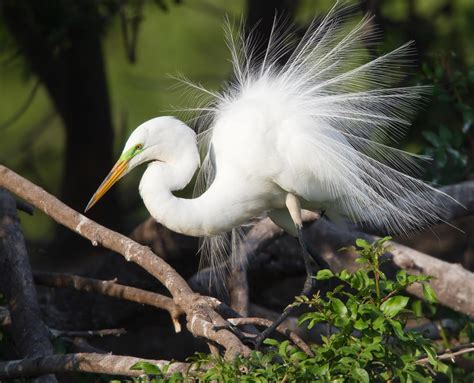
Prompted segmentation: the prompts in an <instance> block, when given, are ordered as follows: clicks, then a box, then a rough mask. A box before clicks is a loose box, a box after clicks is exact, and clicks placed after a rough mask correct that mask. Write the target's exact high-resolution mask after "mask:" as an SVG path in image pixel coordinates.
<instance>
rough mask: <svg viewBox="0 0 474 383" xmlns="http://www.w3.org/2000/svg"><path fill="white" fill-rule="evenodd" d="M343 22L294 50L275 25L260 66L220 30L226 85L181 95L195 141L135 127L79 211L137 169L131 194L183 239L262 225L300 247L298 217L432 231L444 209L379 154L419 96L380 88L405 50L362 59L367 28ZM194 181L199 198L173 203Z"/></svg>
mask: <svg viewBox="0 0 474 383" xmlns="http://www.w3.org/2000/svg"><path fill="white" fill-rule="evenodd" d="M344 12H345V10H344V9H342V10H341V9H340V8H338V7H334V8H333V9H332V10H331V11H330V12H329V14H328V15H327V16H326V17H325V18H324V19H323V20H322V22H321V23H319V24H317V23H313V24H312V25H311V26H310V27H309V28H308V30H307V32H306V34H305V35H304V37H303V38H301V39H297V38H296V37H295V36H294V35H292V34H291V33H290V32H288V31H287V30H285V29H284V28H283V27H282V26H281V25H279V24H278V22H276V23H275V24H274V27H273V30H272V34H271V37H270V41H269V42H268V46H267V48H266V50H264V54H263V55H258V54H256V52H257V49H256V43H254V40H253V39H252V37H248V38H244V37H243V33H241V34H237V36H235V34H234V33H233V32H232V28H231V27H228V28H227V29H228V30H227V39H228V45H229V48H230V53H231V60H232V64H233V69H234V74H233V75H234V79H233V81H232V82H231V83H230V84H228V85H227V87H225V89H224V90H222V91H221V92H212V91H209V90H206V89H204V88H203V87H201V86H200V85H194V84H191V83H189V84H188V85H189V86H191V87H193V88H194V89H197V90H198V91H200V92H202V94H204V95H205V96H209V98H210V99H211V101H210V102H208V103H206V104H205V105H199V106H198V107H196V108H192V110H195V111H197V112H200V113H201V114H205V117H206V118H205V120H204V123H203V124H201V125H202V126H203V128H202V130H201V131H200V132H199V134H198V135H196V133H195V132H194V130H193V129H191V128H190V127H188V126H187V125H186V124H185V123H184V122H181V121H179V120H178V119H176V118H174V117H157V118H154V119H152V120H150V121H147V122H145V123H143V124H142V125H140V126H139V127H138V128H136V130H135V131H134V132H133V133H132V134H131V136H130V138H129V139H128V141H127V143H126V144H125V148H124V150H123V153H122V155H121V156H120V159H119V160H118V162H117V163H116V164H115V166H114V167H113V169H112V171H111V172H110V174H109V175H108V176H107V178H106V179H105V180H104V182H103V183H102V184H101V185H100V187H99V189H98V190H97V192H96V193H95V194H94V196H93V197H92V199H91V200H90V202H89V204H88V205H87V208H86V210H87V209H89V208H90V207H91V206H92V205H94V204H95V203H96V202H97V201H98V200H99V199H100V198H101V197H102V196H103V195H104V194H105V192H106V191H107V190H108V189H109V188H110V187H111V186H112V185H113V184H114V183H115V182H116V181H118V180H119V179H120V178H121V177H123V176H124V175H125V174H127V173H128V172H130V171H131V170H132V169H134V168H135V167H137V166H138V165H140V164H143V163H148V167H147V169H146V171H145V173H144V174H143V177H142V179H141V182H140V187H139V189H140V195H141V197H142V199H143V201H144V203H145V206H146V208H147V209H148V211H149V212H150V214H151V216H152V217H153V218H155V219H156V220H157V221H158V222H160V223H162V224H163V225H165V226H166V227H168V228H169V229H171V230H173V231H177V232H179V233H183V234H187V235H191V236H207V237H209V236H210V237H211V238H216V237H215V236H218V235H220V234H222V233H225V232H229V231H231V230H233V229H236V228H238V227H239V226H240V225H243V224H245V223H247V222H249V221H251V220H252V219H254V218H255V217H260V216H262V215H268V216H269V217H270V218H271V219H272V220H274V222H275V223H277V224H278V225H280V226H281V227H282V228H284V229H285V230H287V231H288V232H289V233H291V234H292V235H295V236H296V235H298V236H299V238H300V240H301V241H303V238H302V234H301V230H300V229H301V224H302V222H301V209H307V210H311V211H317V212H320V211H322V210H324V211H326V214H327V215H328V216H329V217H330V218H331V217H335V218H337V217H341V216H345V217H348V218H350V219H352V220H354V221H357V222H361V223H366V224H369V225H371V226H372V227H374V226H375V227H378V228H379V229H381V230H383V231H386V232H389V233H400V232H402V233H406V232H409V231H411V230H414V229H419V228H421V227H424V226H426V225H428V224H430V223H433V222H437V221H439V220H441V219H442V215H443V208H442V206H440V201H441V200H442V199H443V198H445V197H446V198H449V197H447V196H444V195H442V194H441V193H440V192H439V191H437V190H436V189H434V188H433V187H431V186H429V185H428V184H426V183H424V182H422V181H421V180H419V179H417V178H414V177H413V176H410V175H407V174H406V172H407V171H409V172H410V171H413V170H415V169H416V168H417V163H416V161H414V158H413V157H414V156H412V155H411V154H408V153H406V152H403V151H401V150H398V149H395V148H393V147H390V146H389V144H390V143H391V142H393V141H394V140H397V139H398V138H400V137H401V135H402V133H403V132H404V130H405V129H406V127H407V126H409V121H408V118H409V116H410V114H411V113H412V112H413V111H414V110H415V109H416V108H417V106H418V105H419V103H420V101H421V100H422V98H423V96H422V95H423V93H425V92H426V90H427V89H426V88H425V87H421V86H411V87H391V86H392V85H393V84H397V83H399V82H400V80H401V79H402V78H403V71H402V70H401V69H402V67H403V66H406V65H409V64H410V62H411V61H412V60H411V59H410V56H411V55H412V53H413V51H412V48H411V46H412V44H411V43H408V44H405V45H403V46H401V47H399V48H397V49H395V50H394V51H392V52H389V53H386V54H384V55H382V56H380V57H378V58H375V59H370V53H369V51H368V49H367V47H369V46H372V45H373V44H374V43H375V40H376V37H377V36H376V33H375V32H374V26H373V23H372V17H370V16H365V17H363V18H362V20H361V21H360V22H359V23H357V25H355V27H353V28H352V29H351V30H347V28H346V24H345V17H343V14H344ZM282 58H285V64H283V65H281V64H280V62H281V61H282ZM200 149H201V153H202V152H204V156H203V161H202V166H201V167H200V163H201V157H200ZM198 169H199V171H200V174H201V176H202V177H203V179H204V185H205V187H204V189H205V190H204V192H203V193H202V194H201V195H199V196H197V197H196V198H192V199H183V198H178V197H176V196H175V195H173V192H174V191H177V190H181V189H183V188H184V187H185V186H186V185H187V184H188V183H189V182H190V181H191V180H192V178H193V175H194V174H195V172H196V171H197V170H198ZM440 196H441V197H442V198H441V199H440ZM217 238H221V237H217ZM217 243H219V241H217ZM212 251H214V250H211V252H212ZM303 252H304V253H305V251H303ZM212 255H214V254H212Z"/></svg>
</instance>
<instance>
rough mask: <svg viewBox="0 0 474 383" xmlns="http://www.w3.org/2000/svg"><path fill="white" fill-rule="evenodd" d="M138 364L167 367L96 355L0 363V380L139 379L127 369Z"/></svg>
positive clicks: (184, 368) (173, 368) (179, 367)
mask: <svg viewBox="0 0 474 383" xmlns="http://www.w3.org/2000/svg"><path fill="white" fill-rule="evenodd" d="M138 362H148V363H152V364H154V365H157V366H159V367H161V368H162V367H164V366H167V365H169V363H170V362H169V361H167V360H150V359H142V358H135V357H132V356H121V355H110V354H99V353H78V354H66V355H52V356H45V357H40V358H26V359H22V360H13V361H10V362H0V379H6V378H24V377H29V376H35V375H38V374H46V373H50V372H54V373H64V372H78V371H79V372H90V373H95V374H108V375H124V376H140V375H143V372H142V371H140V370H131V369H130V368H131V367H132V366H133V365H134V364H135V363H138ZM188 371H190V365H189V364H188V363H181V362H173V363H172V364H171V365H170V366H169V368H168V370H167V374H173V373H174V372H181V373H183V374H186V373H187V372H188Z"/></svg>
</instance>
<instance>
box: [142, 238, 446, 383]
mask: <svg viewBox="0 0 474 383" xmlns="http://www.w3.org/2000/svg"><path fill="white" fill-rule="evenodd" d="M389 239H390V238H384V239H380V240H377V241H375V242H374V243H372V244H371V243H368V242H367V241H365V240H361V239H359V240H357V242H356V245H357V248H353V249H352V250H354V251H356V252H357V254H358V255H359V258H357V262H358V263H360V264H362V268H361V269H359V270H358V271H356V272H354V273H349V272H347V271H342V272H340V273H333V272H332V271H330V270H321V271H319V272H318V274H317V275H316V277H315V278H316V279H317V280H319V281H324V280H328V279H330V278H335V279H337V280H338V281H340V284H339V285H338V287H336V288H335V289H334V290H333V291H331V292H329V293H327V294H326V296H322V295H320V294H319V293H317V294H315V295H313V296H312V297H305V296H301V297H298V298H297V299H296V302H295V303H294V304H295V305H300V306H306V307H307V308H308V309H309V311H308V312H306V313H305V314H303V315H302V316H301V317H300V319H299V323H300V325H305V326H307V327H308V328H309V329H311V328H313V327H314V326H316V324H323V325H324V326H322V327H323V328H326V329H327V330H326V333H325V334H323V335H322V336H321V344H315V345H312V346H311V350H312V352H313V355H307V354H306V353H304V352H303V351H301V350H300V349H298V348H297V347H295V346H293V345H292V344H290V342H289V341H283V342H279V341H276V340H273V339H267V340H266V341H265V344H266V345H268V346H269V349H268V351H267V352H265V353H262V352H253V353H252V354H251V355H250V357H248V358H243V357H239V358H237V359H235V360H234V361H232V362H229V361H225V360H224V359H223V358H220V357H214V356H210V355H206V354H197V355H195V356H194V357H192V358H190V360H189V361H190V362H191V363H192V364H193V369H194V371H193V372H192V373H189V375H188V376H187V377H184V376H182V375H181V374H174V375H173V376H171V377H170V378H168V380H167V378H165V376H166V371H164V370H161V369H159V368H157V367H156V366H145V365H136V368H138V369H141V370H143V371H144V372H146V373H149V374H153V375H154V376H155V377H154V378H153V379H154V380H153V379H152V380H149V381H150V382H154V383H158V382H180V381H196V380H197V381H200V382H211V381H218V382H235V381H239V382H315V381H320V382H385V381H393V382H402V383H404V382H407V383H409V382H431V381H432V380H433V377H434V376H435V375H436V374H450V369H449V367H448V366H447V365H446V364H444V363H442V362H441V361H439V360H438V359H437V358H436V348H435V345H434V343H433V342H432V341H431V340H429V339H427V338H425V337H424V336H423V335H422V334H421V333H417V332H413V331H406V329H405V325H406V321H407V319H408V318H409V317H410V316H411V317H413V316H414V315H415V314H414V312H413V311H411V310H409V309H408V307H410V306H409V301H410V300H412V298H409V297H407V296H405V295H403V292H404V291H405V289H406V288H407V287H408V286H410V285H412V284H414V283H421V284H422V286H423V293H424V296H425V299H426V300H427V301H428V302H432V303H435V302H436V296H435V293H434V291H433V290H432V288H431V287H430V285H429V283H428V282H429V277H426V276H419V275H416V276H415V275H408V274H407V273H406V272H405V271H403V270H401V271H399V272H398V273H397V274H396V277H395V280H390V279H389V278H387V276H386V275H385V274H384V273H383V272H382V270H381V269H380V264H381V263H382V259H383V258H382V255H383V254H384V253H385V252H386V248H385V243H386V242H387V241H388V240H389ZM414 301H415V302H416V300H414ZM422 357H427V358H428V363H427V364H422V363H419V360H420V358H422Z"/></svg>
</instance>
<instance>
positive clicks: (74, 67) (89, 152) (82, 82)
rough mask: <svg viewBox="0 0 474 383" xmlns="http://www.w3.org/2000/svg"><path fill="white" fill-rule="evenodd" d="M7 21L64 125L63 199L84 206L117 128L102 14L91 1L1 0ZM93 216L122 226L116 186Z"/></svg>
mask: <svg viewBox="0 0 474 383" xmlns="http://www.w3.org/2000/svg"><path fill="white" fill-rule="evenodd" d="M0 4H1V11H2V13H3V18H4V20H5V23H6V25H7V27H8V29H9V31H10V33H11V34H12V36H13V37H14V39H15V40H16V42H17V43H18V45H19V47H20V49H21V52H22V54H23V56H24V58H25V59H26V62H27V63H28V65H29V66H30V68H31V70H32V71H33V72H34V73H35V74H36V75H37V76H38V77H39V78H40V80H41V81H42V83H43V84H44V86H45V87H46V89H47V91H48V93H49V95H50V97H51V99H52V101H53V103H54V105H55V108H56V110H57V112H58V113H59V115H60V116H61V118H62V120H63V122H64V126H65V129H66V142H65V154H64V168H63V169H64V170H63V177H62V187H61V195H62V199H63V200H64V201H65V202H66V203H67V204H68V205H70V206H71V207H73V208H74V209H77V210H83V209H84V207H85V205H86V203H87V201H88V199H89V198H90V196H91V195H92V193H93V192H94V191H95V189H96V188H97V186H98V185H99V183H100V181H101V180H102V179H103V178H104V177H105V175H106V174H107V172H108V170H109V169H110V168H111V166H112V165H113V161H114V158H113V135H114V134H113V128H112V121H111V116H110V102H109V95H108V90H107V81H106V76H105V68H104V59H103V52H102V47H101V36H102V32H103V29H104V23H105V21H104V16H103V15H101V14H100V13H99V9H98V8H99V5H98V3H96V2H95V1H93V0H81V1H79V2H75V1H69V0H55V1H50V2H48V3H47V4H46V3H43V2H37V1H34V0H18V1H4V2H1V3H0ZM91 217H92V218H93V219H95V220H97V221H99V222H100V223H102V224H104V225H106V226H108V227H115V228H117V227H118V226H119V222H120V219H119V218H120V215H119V209H118V206H117V199H116V196H115V193H114V190H111V191H110V192H109V193H108V195H107V198H104V201H101V203H100V204H99V205H98V206H97V208H94V209H93V211H91Z"/></svg>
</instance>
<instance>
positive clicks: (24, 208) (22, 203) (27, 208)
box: [16, 199, 34, 215]
mask: <svg viewBox="0 0 474 383" xmlns="http://www.w3.org/2000/svg"><path fill="white" fill-rule="evenodd" d="M16 208H17V209H18V210H21V211H23V212H25V213H26V214H28V215H33V213H34V209H33V207H32V206H30V205H28V204H27V203H26V202H25V201H22V200H20V199H17V200H16Z"/></svg>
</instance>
